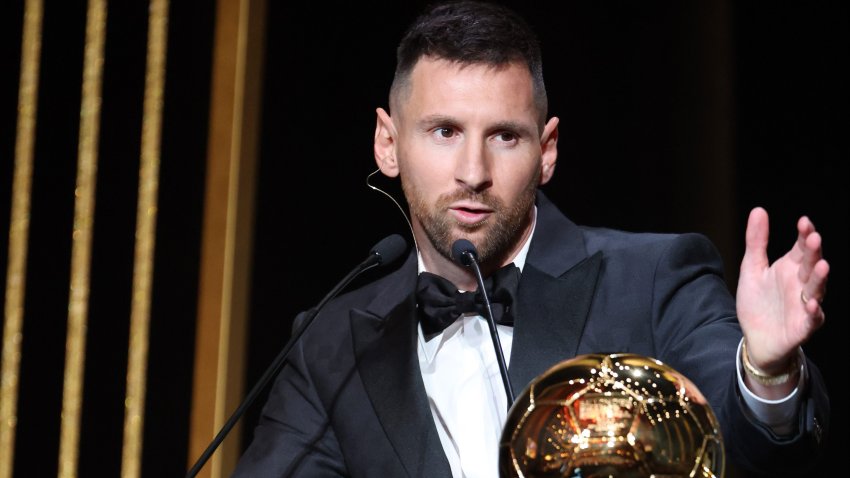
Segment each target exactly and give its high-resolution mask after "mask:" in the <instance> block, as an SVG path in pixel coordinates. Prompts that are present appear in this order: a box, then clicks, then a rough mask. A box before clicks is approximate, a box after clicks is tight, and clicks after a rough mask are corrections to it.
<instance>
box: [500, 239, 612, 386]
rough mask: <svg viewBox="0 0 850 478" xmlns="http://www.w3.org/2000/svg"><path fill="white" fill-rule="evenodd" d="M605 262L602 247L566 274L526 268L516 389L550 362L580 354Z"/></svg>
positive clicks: (514, 358)
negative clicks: (587, 321)
mask: <svg viewBox="0 0 850 478" xmlns="http://www.w3.org/2000/svg"><path fill="white" fill-rule="evenodd" d="M601 264H602V253H601V252H597V253H596V254H594V255H593V256H591V257H589V258H587V259H586V260H584V261H582V262H580V263H578V264H577V265H576V266H575V267H573V268H571V269H570V270H568V271H567V272H565V273H564V274H562V275H561V276H560V277H552V276H551V275H548V274H546V273H545V272H542V271H540V270H539V269H537V268H536V267H535V266H534V265H532V264H526V265H525V267H524V268H523V271H522V279H521V280H520V284H519V290H518V304H517V309H516V322H515V324H514V337H513V346H512V348H511V350H512V351H511V360H510V370H509V375H510V377H511V385H512V386H513V388H514V393H515V394H517V395H519V393H520V392H522V391H523V390H524V389H525V387H526V386H527V385H528V383H529V382H531V381H532V380H533V379H535V378H536V377H537V376H538V375H540V374H542V373H543V372H545V371H546V370H547V369H549V367H551V366H553V365H555V364H556V363H558V362H560V361H562V360H566V359H568V358H572V357H574V356H575V354H576V351H577V349H578V343H579V338H580V337H581V332H582V329H583V328H584V323H585V321H586V320H587V314H588V312H589V310H590V304H591V302H592V299H593V291H594V290H595V288H596V279H597V277H598V276H599V269H600V266H601Z"/></svg>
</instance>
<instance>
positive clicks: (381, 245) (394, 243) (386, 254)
mask: <svg viewBox="0 0 850 478" xmlns="http://www.w3.org/2000/svg"><path fill="white" fill-rule="evenodd" d="M406 249H407V242H406V241H405V240H404V238H403V237H401V235H399V234H393V235H390V236H387V237H385V238H383V239H382V240H380V241H379V242H378V243H377V244H375V247H373V248H372V250H371V251H369V255H368V256H367V257H366V259H364V260H363V262H361V263H360V264H358V265H357V267H355V268H354V269H353V270H352V271H351V272H349V273H348V275H347V276H345V277H344V278H343V279H342V281H340V283H339V284H337V285H336V287H334V288H333V289H332V290H331V291H330V292H329V293H328V295H326V296H325V297H324V299H322V301H321V302H319V305H317V306H316V307H314V308H313V309H311V310H310V311H309V312H308V314H307V316H306V317H305V318H304V320H303V322H302V323H301V325H300V326H299V327H298V330H296V331H295V332H293V334H292V337H291V338H290V339H289V342H287V343H286V345H285V346H284V347H283V350H281V351H280V353H279V354H278V355H277V357H275V359H274V361H273V362H272V364H271V366H269V368H268V369H267V370H266V372H265V373H264V374H263V376H262V377H260V380H259V381H258V382H257V384H256V385H254V388H252V389H251V391H250V392H249V393H248V395H247V396H246V397H245V399H244V400H243V401H242V403H241V404H240V405H239V407H238V408H237V409H236V411H235V412H233V415H231V416H230V418H229V419H228V420H227V422H226V423H225V424H224V426H223V427H221V431H219V432H218V434H217V435H216V436H215V438H214V439H213V441H212V442H211V443H210V444H209V446H208V447H207V449H206V450H204V452H203V453H202V454H201V456H200V458H198V461H196V462H195V464H194V465H193V466H192V468H191V469H190V470H189V472H188V473H187V474H186V478H193V477H194V476H195V475H197V474H198V472H199V471H201V468H203V466H204V464H205V463H206V462H207V460H209V458H210V456H212V454H213V452H214V451H215V450H216V448H218V446H219V445H220V444H221V442H222V441H223V440H224V437H225V436H227V434H228V433H229V432H230V430H231V429H232V428H233V426H234V425H236V422H237V421H238V420H239V418H241V417H242V415H244V414H245V411H246V410H247V409H248V407H249V406H250V405H251V404H252V403H253V402H254V400H256V399H257V396H259V394H260V392H261V391H262V390H263V388H265V386H266V385H267V384H268V383H269V381H270V380H271V379H272V378H274V377H275V376H276V375H277V374H278V372H279V371H280V369H281V368H282V367H283V363H284V362H285V361H286V357H287V356H288V355H289V351H290V350H291V349H292V347H293V346H294V345H295V344H296V343H297V342H298V339H299V338H300V337H301V335H303V334H304V331H305V330H307V327H309V326H310V324H311V323H312V322H313V319H315V318H316V316H317V315H319V312H320V311H321V310H322V308H323V307H324V306H325V304H327V303H328V301H330V300H331V299H333V298H334V297H336V296H337V294H339V293H340V291H341V290H342V289H344V288H345V286H347V285H348V284H350V283H351V281H352V280H354V278H355V277H357V276H358V275H360V274H361V273H363V272H365V271H367V270H369V269H372V268H374V267H377V266H382V265H386V264H390V263H391V262H394V261H395V260H396V259H398V258H399V257H401V255H402V254H404V251H405V250H406Z"/></svg>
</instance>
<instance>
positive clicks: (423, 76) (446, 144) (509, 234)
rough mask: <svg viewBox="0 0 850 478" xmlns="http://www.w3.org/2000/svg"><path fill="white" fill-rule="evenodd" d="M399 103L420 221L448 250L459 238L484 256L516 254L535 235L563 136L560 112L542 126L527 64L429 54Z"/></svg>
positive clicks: (402, 156)
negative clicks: (545, 147) (537, 212)
mask: <svg viewBox="0 0 850 478" xmlns="http://www.w3.org/2000/svg"><path fill="white" fill-rule="evenodd" d="M398 104H399V105H400V108H399V109H398V111H394V112H393V118H392V122H393V124H394V126H395V128H396V133H397V138H396V145H395V146H396V150H395V151H396V156H397V161H398V173H399V174H400V176H401V182H402V187H403V189H404V194H405V196H406V198H407V201H408V204H409V205H410V212H411V216H412V221H413V222H414V230H415V231H417V232H418V233H419V235H420V236H421V234H422V233H424V235H425V236H426V237H427V239H428V241H429V242H430V243H431V244H432V245H433V246H434V248H435V249H436V250H437V251H438V252H439V253H441V254H442V255H443V256H445V257H447V258H451V247H452V244H453V243H454V241H456V240H457V239H460V238H466V239H468V240H470V241H471V242H472V243H473V244H475V246H476V248H477V249H478V253H479V258H480V261H481V262H482V263H487V262H488V261H490V260H494V261H502V260H504V259H506V258H507V257H505V256H508V255H512V254H513V253H515V252H516V249H518V243H519V242H520V241H521V240H522V239H524V238H525V237H527V235H528V234H530V228H531V218H532V215H531V214H532V212H531V210H532V205H533V204H534V196H535V191H536V188H537V186H538V185H539V184H541V183H542V182H545V181H548V179H549V178H550V177H551V171H550V170H551V169H552V167H553V165H554V158H555V152H554V138H555V137H556V136H557V133H556V132H555V131H556V127H557V119H554V120H553V121H550V123H549V124H547V125H546V128H545V129H544V131H542V132H541V131H540V130H539V127H538V118H539V114H538V111H537V109H536V108H535V104H534V97H533V95H532V83H531V76H530V74H529V73H528V70H527V68H526V67H525V66H524V65H521V64H511V65H509V66H505V67H502V68H498V69H497V68H493V67H490V66H486V65H465V66H461V65H458V64H455V63H451V62H447V61H445V60H434V59H428V58H423V59H421V60H420V61H419V62H418V63H417V65H416V67H415V68H414V70H413V72H412V74H411V78H410V85H409V86H408V90H407V91H406V93H404V94H403V95H402V97H401V98H400V101H398ZM550 137H551V139H552V142H551V143H550V144H549V146H551V150H552V151H550V152H549V153H547V155H546V158H547V159H546V160H544V157H543V156H544V155H543V154H542V150H541V142H543V143H544V144H545V143H548V142H549V139H548V138H550ZM547 161H551V164H549V165H548V166H545V163H547ZM419 240H420V241H421V238H420V239H419Z"/></svg>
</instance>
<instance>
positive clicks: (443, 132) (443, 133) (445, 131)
mask: <svg viewBox="0 0 850 478" xmlns="http://www.w3.org/2000/svg"><path fill="white" fill-rule="evenodd" d="M434 133H435V134H437V136H439V137H441V138H451V137H452V136H454V134H455V130H453V129H452V128H437V129H435V130H434Z"/></svg>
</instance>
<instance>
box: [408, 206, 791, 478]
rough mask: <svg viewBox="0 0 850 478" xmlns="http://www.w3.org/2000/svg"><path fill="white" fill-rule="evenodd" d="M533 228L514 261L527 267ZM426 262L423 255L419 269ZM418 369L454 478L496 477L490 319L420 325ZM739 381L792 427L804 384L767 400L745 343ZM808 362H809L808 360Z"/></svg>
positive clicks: (762, 415) (504, 338) (765, 410)
mask: <svg viewBox="0 0 850 478" xmlns="http://www.w3.org/2000/svg"><path fill="white" fill-rule="evenodd" d="M536 221H537V209H536V208H535V210H534V219H533V224H532V231H531V234H530V235H529V237H528V239H527V240H526V242H525V244H523V246H522V249H520V251H519V253H517V255H516V256H515V257H514V260H513V263H514V264H515V265H516V266H517V267H518V268H519V269H520V271H522V268H523V266H524V265H525V260H526V256H527V255H528V248H529V245H530V244H531V238H532V237H533V236H534V227H535V226H536ZM423 271H425V264H424V262H423V261H422V257H421V256H419V272H423ZM496 329H497V331H498V333H499V340H500V341H501V344H502V351H503V354H504V357H505V362H506V363H507V364H509V363H510V356H511V345H512V343H513V327H509V326H503V325H497V326H496ZM418 342H419V345H418V347H417V352H418V356H419V369H420V370H421V372H422V380H423V381H424V383H425V391H426V392H427V394H428V404H429V406H430V407H431V414H432V415H433V417H434V423H435V425H436V427H437V433H438V435H439V437H440V443H441V444H442V446H443V451H444V452H445V455H446V458H448V461H449V465H450V466H451V470H452V476H453V477H455V478H497V477H498V476H499V439H500V438H501V434H502V427H503V426H504V423H505V420H506V419H507V397H506V396H505V387H504V384H503V383H502V376H501V373H500V371H499V364H498V362H497V359H496V352H495V349H494V347H493V341H492V338H491V337H490V330H489V327H488V325H487V321H486V319H485V318H484V317H482V316H480V315H469V316H464V317H461V318H459V319H458V320H456V321H455V322H454V323H452V324H451V325H449V326H448V327H446V329H445V330H443V332H442V333H440V334H439V335H436V336H434V337H431V339H430V340H425V335H424V334H423V333H422V327H421V326H420V327H419V341H418ZM738 356H739V360H738V367H737V368H738V384H739V386H740V388H741V390H743V391H744V393H743V396H744V400H745V402H746V403H747V405H748V406H749V407H750V408H751V410H752V411H753V413H754V414H755V416H756V417H757V418H759V419H760V420H762V422H763V423H765V424H766V425H768V426H770V427H771V428H773V429H774V431H776V432H777V433H782V432H788V431H790V430H793V428H792V427H793V425H794V423H796V417H795V414H796V410H797V404H798V403H799V400H800V396H801V395H802V394H801V393H797V389H800V388H801V387H802V385H803V383H804V378H803V376H804V373H805V370H803V373H801V374H800V383H799V384H798V387H797V389H795V390H794V391H793V392H792V393H791V394H790V395H789V396H788V397H786V398H784V399H782V400H764V399H761V398H759V397H757V396H755V395H754V394H753V393H752V392H750V391H749V390H748V389H747V388H746V386H745V385H744V382H743V380H742V378H741V374H742V373H743V372H742V368H741V363H740V346H739V352H738ZM803 363H805V361H803Z"/></svg>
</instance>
